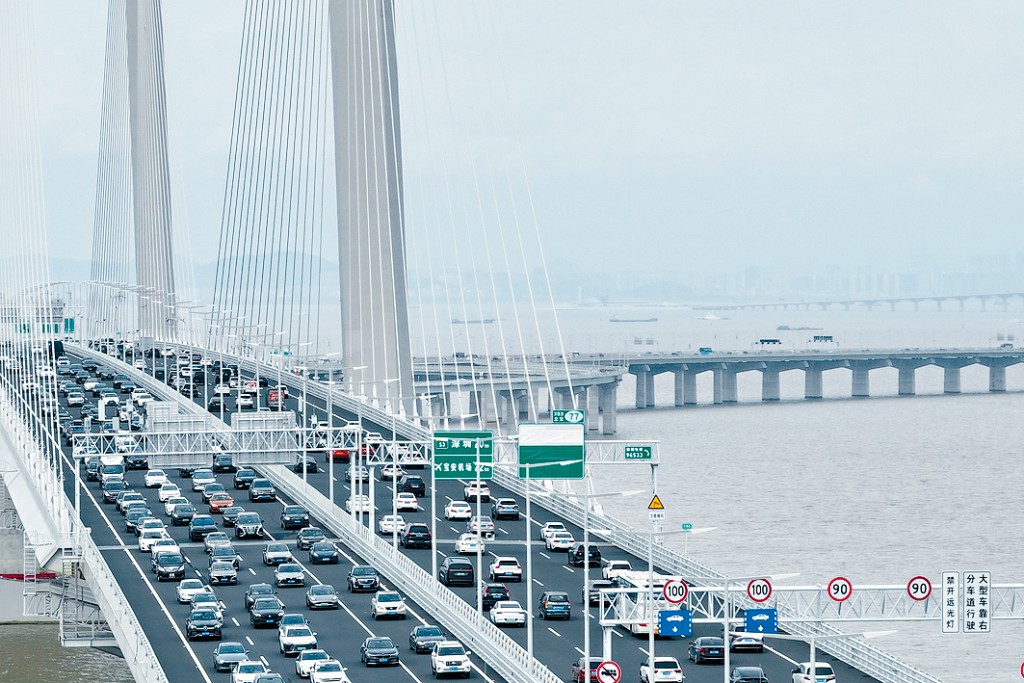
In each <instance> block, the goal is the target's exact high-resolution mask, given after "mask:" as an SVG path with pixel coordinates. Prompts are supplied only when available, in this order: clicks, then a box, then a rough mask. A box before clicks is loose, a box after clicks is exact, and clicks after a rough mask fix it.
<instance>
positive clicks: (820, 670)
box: [793, 662, 836, 683]
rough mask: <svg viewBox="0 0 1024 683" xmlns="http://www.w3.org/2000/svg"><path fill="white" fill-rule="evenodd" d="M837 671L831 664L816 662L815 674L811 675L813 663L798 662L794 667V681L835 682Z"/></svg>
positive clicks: (806, 682)
mask: <svg viewBox="0 0 1024 683" xmlns="http://www.w3.org/2000/svg"><path fill="white" fill-rule="evenodd" d="M835 681H836V672H835V671H833V670H832V666H831V665H829V664H822V663H821V662H815V663H814V675H813V676H812V675H811V663H810V662H804V663H803V664H798V665H797V667H796V668H795V669H793V683H835Z"/></svg>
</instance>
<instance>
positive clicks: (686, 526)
mask: <svg viewBox="0 0 1024 683" xmlns="http://www.w3.org/2000/svg"><path fill="white" fill-rule="evenodd" d="M681 528H682V530H683V531H693V525H692V524H690V523H689V522H683V526H682V527H681Z"/></svg>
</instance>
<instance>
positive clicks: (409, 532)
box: [401, 524, 431, 548]
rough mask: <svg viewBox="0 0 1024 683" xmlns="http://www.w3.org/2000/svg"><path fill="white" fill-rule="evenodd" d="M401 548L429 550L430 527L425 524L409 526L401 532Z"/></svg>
mask: <svg viewBox="0 0 1024 683" xmlns="http://www.w3.org/2000/svg"><path fill="white" fill-rule="evenodd" d="M401 538H402V547H403V548H429V547H430V539H431V535H430V527H428V526H427V525H426V524H410V525H409V526H407V527H406V528H405V531H404V532H402V537H401Z"/></svg>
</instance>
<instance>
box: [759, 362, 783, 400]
mask: <svg viewBox="0 0 1024 683" xmlns="http://www.w3.org/2000/svg"><path fill="white" fill-rule="evenodd" d="M779 397H780V392H779V370H778V368H773V367H772V366H770V365H768V364H765V367H764V369H763V370H761V400H762V401H778V400H779Z"/></svg>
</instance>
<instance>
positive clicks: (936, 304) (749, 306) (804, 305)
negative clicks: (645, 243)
mask: <svg viewBox="0 0 1024 683" xmlns="http://www.w3.org/2000/svg"><path fill="white" fill-rule="evenodd" d="M1015 299H1020V300H1021V304H1024V292H1009V293H1005V294H936V295H933V296H900V297H863V298H856V299H834V300H830V301H763V302H760V303H746V304H722V305H720V306H694V310H697V311H789V310H793V311H810V310H821V311H827V310H829V309H831V308H833V307H835V308H837V309H838V308H842V309H843V310H844V311H849V310H853V309H855V308H856V309H867V310H869V311H871V310H874V309H875V307H879V308H884V307H886V306H887V307H888V308H889V310H890V311H895V310H896V307H897V306H898V305H899V304H905V303H906V304H910V305H911V306H913V308H914V310H915V311H920V310H921V306H922V304H925V305H926V306H928V307H933V310H936V311H941V310H943V307H944V306H945V305H946V304H947V303H948V304H956V306H957V310H960V311H964V310H967V305H968V303H969V302H972V301H977V302H978V305H979V306H980V307H981V310H983V311H985V310H988V305H989V302H991V303H993V304H995V305H998V306H999V307H1000V308H1001V309H1002V310H1004V311H1008V310H1010V306H1011V305H1012V304H1013V302H1014V300H1015Z"/></svg>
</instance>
